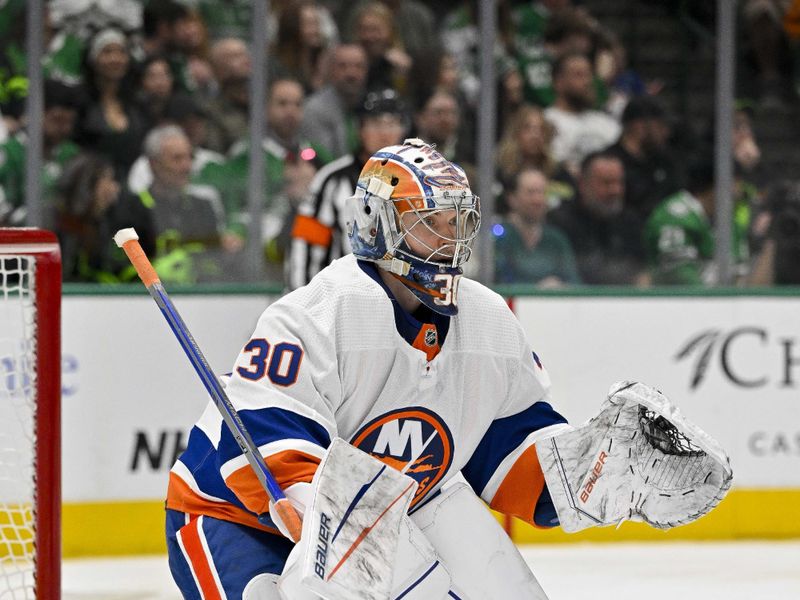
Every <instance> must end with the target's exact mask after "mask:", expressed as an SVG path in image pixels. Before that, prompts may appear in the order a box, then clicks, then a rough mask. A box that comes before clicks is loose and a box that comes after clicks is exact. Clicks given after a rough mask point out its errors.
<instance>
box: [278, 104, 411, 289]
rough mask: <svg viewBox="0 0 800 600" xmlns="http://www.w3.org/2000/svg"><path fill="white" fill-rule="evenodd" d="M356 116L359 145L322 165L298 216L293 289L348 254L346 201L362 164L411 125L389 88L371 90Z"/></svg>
mask: <svg viewBox="0 0 800 600" xmlns="http://www.w3.org/2000/svg"><path fill="white" fill-rule="evenodd" d="M358 119H359V126H358V138H359V148H358V150H356V152H354V153H353V154H346V155H345V156H342V157H341V158H338V159H337V160H334V161H333V162H332V163H330V164H328V165H325V166H324V167H323V168H322V169H320V170H319V172H318V173H317V174H316V175H315V176H314V179H312V181H311V185H310V189H309V195H308V201H307V202H305V203H304V204H302V205H301V206H300V208H299V209H298V214H297V215H296V216H295V218H294V226H293V228H292V234H291V235H292V240H291V248H290V250H291V252H290V254H289V257H288V259H287V261H286V278H287V283H288V286H289V288H291V289H295V288H298V287H300V286H303V285H305V284H306V283H308V282H309V281H310V280H311V278H312V277H313V276H314V275H316V274H317V273H318V272H319V271H321V270H322V269H324V268H325V267H326V266H328V265H329V264H330V263H331V262H332V261H333V260H334V259H336V258H339V257H340V256H344V255H345V254H349V253H350V251H351V248H350V244H349V242H348V239H347V218H348V214H347V210H346V208H345V205H346V203H347V199H348V198H349V197H350V196H351V195H352V193H353V189H354V187H355V184H356V182H357V181H358V175H359V173H360V171H361V166H362V165H363V164H364V161H366V160H367V159H368V158H369V157H370V156H371V155H372V154H374V153H375V152H377V151H378V150H379V149H380V148H383V147H384V146H391V145H394V144H398V143H400V142H401V141H402V139H403V136H404V135H405V134H406V132H407V131H408V126H409V123H408V111H407V109H406V106H405V104H404V103H403V101H402V100H400V98H399V97H398V95H397V93H396V92H395V91H394V90H391V89H386V90H382V91H377V92H370V93H369V94H367V96H366V98H365V99H364V102H363V103H362V105H361V107H360V109H359V111H358Z"/></svg>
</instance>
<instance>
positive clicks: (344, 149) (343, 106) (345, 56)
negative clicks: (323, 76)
mask: <svg viewBox="0 0 800 600" xmlns="http://www.w3.org/2000/svg"><path fill="white" fill-rule="evenodd" d="M366 83H367V54H366V52H364V49H363V48H362V47H361V46H360V45H358V44H340V45H338V46H336V47H335V48H334V49H333V51H332V52H331V53H330V56H329V57H328V84H327V85H326V86H325V87H323V88H322V89H320V90H318V91H316V92H314V93H313V94H311V95H310V96H309V97H308V100H307V101H306V106H305V112H304V116H303V124H302V126H301V128H300V131H301V132H302V134H303V136H304V137H307V138H308V139H309V140H311V141H312V142H315V143H317V144H319V145H321V146H322V147H324V148H325V149H326V150H328V152H330V154H331V156H333V157H334V158H339V157H340V156H344V155H345V154H349V153H350V152H352V151H353V150H355V149H356V147H357V146H358V134H357V130H358V127H357V125H356V120H357V119H356V114H355V113H356V110H357V109H358V105H359V103H360V102H361V100H362V98H363V97H364V90H365V88H366Z"/></svg>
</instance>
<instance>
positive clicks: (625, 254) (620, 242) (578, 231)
mask: <svg viewBox="0 0 800 600" xmlns="http://www.w3.org/2000/svg"><path fill="white" fill-rule="evenodd" d="M548 219H549V221H550V223H552V224H553V225H555V226H556V227H558V228H559V229H561V230H562V231H563V232H564V233H565V234H566V235H567V237H568V238H569V241H570V243H571V244H572V248H573V250H574V251H575V258H576V259H577V261H578V273H579V274H580V277H581V279H582V280H583V282H584V283H588V284H592V285H645V284H646V283H647V279H646V271H645V260H644V259H645V257H644V249H643V248H642V242H641V228H640V223H639V221H638V219H637V218H636V216H635V215H634V214H633V213H632V212H631V211H630V210H628V209H627V208H626V207H625V167H624V165H623V164H622V161H621V160H620V159H619V158H618V157H617V156H615V155H614V154H611V153H609V152H602V151H600V152H595V153H592V154H589V155H588V156H587V157H586V158H584V160H583V163H581V169H580V175H579V177H578V195H577V197H576V198H575V199H574V200H572V201H569V202H562V203H561V205H560V206H559V207H558V208H557V209H555V210H553V211H552V212H551V213H550V214H549V215H548Z"/></svg>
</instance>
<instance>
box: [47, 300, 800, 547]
mask: <svg viewBox="0 0 800 600" xmlns="http://www.w3.org/2000/svg"><path fill="white" fill-rule="evenodd" d="M273 298H274V297H273V296H270V295H269V294H268V293H266V292H259V293H252V292H250V293H245V292H244V291H241V292H240V293H236V294H221V293H210V294H188V295H182V294H175V297H174V299H175V301H176V304H177V305H178V308H179V310H180V311H181V313H182V315H183V317H184V320H185V321H186V323H187V325H188V326H189V328H190V330H191V331H192V333H193V334H194V336H195V338H196V339H197V341H198V343H199V344H200V347H201V348H202V349H203V351H204V352H205V354H206V356H207V358H208V360H209V362H210V364H211V366H212V367H213V368H214V369H215V370H216V371H217V372H219V373H224V372H228V371H230V369H231V367H232V362H233V360H234V358H235V356H236V355H237V353H238V351H239V349H240V348H241V347H242V346H243V344H244V343H245V342H246V341H247V340H248V338H249V336H250V333H251V331H252V329H253V327H254V326H255V322H256V319H257V318H258V316H259V314H260V313H261V311H262V310H263V308H264V307H265V306H266V305H267V304H268V303H269V302H270V301H271V299H273ZM514 309H515V312H516V313H517V315H518V316H519V318H520V321H521V322H522V324H523V326H524V328H525V330H526V331H527V333H528V337H529V339H530V341H531V344H532V346H533V348H534V349H535V350H536V352H537V354H538V355H539V356H540V357H541V359H542V361H543V362H544V365H545V367H546V368H547V369H548V371H549V372H550V375H551V378H552V381H553V388H552V389H553V404H554V405H555V406H556V407H557V408H558V410H560V411H561V412H562V413H563V414H564V415H565V416H567V417H568V418H569V419H570V421H572V422H575V423H579V422H581V421H583V420H585V419H587V418H588V417H590V416H591V415H592V414H593V413H594V411H596V409H597V407H598V406H599V405H600V403H601V401H602V400H603V397H604V395H605V392H606V390H607V388H608V386H609V385H610V384H611V383H612V382H614V381H616V380H618V379H638V380H641V381H645V382H648V383H651V384H653V385H655V386H657V387H659V389H661V390H662V391H663V392H664V393H665V394H667V395H668V396H669V397H670V398H671V399H672V400H673V401H674V402H675V404H677V405H678V406H679V407H680V408H681V410H682V411H683V412H684V414H685V415H686V416H687V417H689V418H690V419H692V420H694V421H696V422H697V423H699V424H701V425H702V426H703V427H704V428H705V429H706V430H707V431H708V432H709V433H710V434H711V435H713V436H714V437H716V438H717V439H718V440H719V441H720V443H722V445H723V446H724V447H725V448H726V449H728V451H729V452H730V454H731V461H732V464H733V469H734V474H735V487H734V490H733V491H732V492H731V494H730V495H729V497H728V498H727V499H726V501H725V502H724V503H723V504H722V505H721V507H720V508H719V509H718V510H716V511H715V512H714V513H713V514H711V515H709V516H708V517H706V518H704V519H702V520H701V521H699V522H698V523H696V524H693V525H690V526H686V527H682V528H678V529H676V530H673V531H670V532H667V533H664V532H660V531H653V530H650V529H649V528H644V527H641V526H637V525H635V524H626V525H623V526H622V527H621V528H620V529H619V530H614V529H613V528H606V529H602V530H592V531H589V532H586V533H583V534H578V535H575V536H566V535H565V534H563V533H561V532H560V531H540V530H535V529H533V528H532V527H528V526H525V525H524V524H522V523H515V525H514V526H513V535H514V537H515V539H517V540H519V541H523V542H527V541H552V542H561V541H572V540H575V541H579V540H583V539H591V540H632V539H646V540H650V539H652V540H659V539H665V536H667V537H669V538H672V539H701V538H714V539H732V538H749V537H766V538H786V537H800V522H798V517H796V516H793V515H795V511H794V510H793V507H796V506H798V505H800V392H798V389H799V386H800V310H798V300H797V298H796V297H792V296H788V295H786V296H769V295H764V296H736V295H730V296H728V295H716V296H712V297H697V296H680V295H678V296H659V295H647V296H634V295H625V296H580V295H579V296H569V295H567V296H563V295H547V296H537V297H516V298H515V299H514ZM63 350H64V358H63V364H62V371H63V432H64V435H63V437H64V448H63V460H64V464H63V474H64V481H63V497H64V515H63V524H64V536H63V538H64V539H63V542H64V552H65V555H66V556H82V555H103V554H130V553H139V552H162V551H163V549H164V542H163V534H162V532H163V519H164V514H163V497H164V493H165V487H166V481H167V473H168V470H169V467H170V465H171V464H172V462H173V460H174V457H175V456H176V455H177V453H179V452H180V450H181V448H182V447H183V444H184V443H185V441H186V438H187V434H188V428H189V427H190V425H191V424H192V423H193V422H194V421H195V420H196V419H197V418H198V416H199V415H200V413H201V412H202V411H203V409H204V407H205V404H206V402H207V400H206V392H205V390H204V388H203V386H202V384H201V383H200V382H199V381H198V380H197V378H196V376H195V374H194V372H193V370H192V368H191V366H190V365H189V363H188V361H187V359H186V358H185V356H184V355H183V353H182V351H181V350H180V348H179V346H178V344H177V342H176V341H175V340H174V338H173V337H172V334H171V332H170V331H169V329H168V328H167V326H166V324H165V323H164V322H163V317H162V316H161V314H160V313H159V311H158V310H157V308H156V307H155V305H154V303H153V302H152V300H151V299H150V298H149V296H147V295H146V294H145V293H144V292H142V293H137V294H133V295H130V294H108V295H102V296H97V295H81V294H75V295H71V294H68V295H67V296H66V297H65V298H64V303H63Z"/></svg>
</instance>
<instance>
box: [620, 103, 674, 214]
mask: <svg viewBox="0 0 800 600" xmlns="http://www.w3.org/2000/svg"><path fill="white" fill-rule="evenodd" d="M669 138H670V123H669V118H668V115H667V112H666V110H665V109H664V107H663V106H662V105H661V103H660V102H659V101H658V100H656V99H655V98H653V97H651V96H638V97H635V98H632V99H631V100H630V101H629V102H628V104H627V106H626V107H625V110H624V111H623V113H622V134H621V135H620V137H619V140H618V141H617V143H616V144H614V145H613V146H610V147H609V148H608V151H609V152H611V153H612V154H616V155H617V156H618V157H619V159H620V160H621V161H622V164H623V165H624V166H625V206H627V207H628V208H629V209H631V210H633V211H634V212H636V213H637V215H638V216H639V218H640V219H641V222H642V223H644V221H645V220H646V219H647V217H648V216H649V215H650V213H651V212H652V211H653V209H654V208H655V207H656V206H657V205H658V203H659V202H661V201H662V200H663V199H664V198H666V197H667V196H669V195H670V194H673V193H675V192H676V191H678V190H679V189H681V187H683V178H682V175H681V172H680V169H679V167H678V163H677V161H676V160H675V158H674V156H673V155H672V153H671V150H670V147H669Z"/></svg>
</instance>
